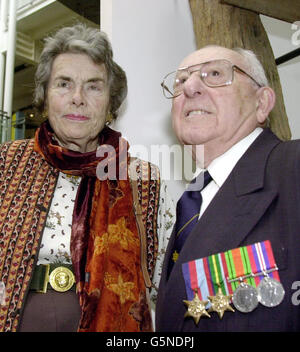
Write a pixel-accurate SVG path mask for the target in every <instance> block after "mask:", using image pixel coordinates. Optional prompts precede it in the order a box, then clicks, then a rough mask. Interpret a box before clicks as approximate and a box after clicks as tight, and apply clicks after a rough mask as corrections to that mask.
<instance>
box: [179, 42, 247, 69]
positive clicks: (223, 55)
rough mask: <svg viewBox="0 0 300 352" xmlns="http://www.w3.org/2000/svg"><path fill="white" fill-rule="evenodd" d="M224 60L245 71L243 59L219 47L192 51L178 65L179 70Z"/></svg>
mask: <svg viewBox="0 0 300 352" xmlns="http://www.w3.org/2000/svg"><path fill="white" fill-rule="evenodd" d="M219 59H226V60H228V61H230V62H231V63H232V64H234V65H237V66H240V67H241V68H245V69H246V67H245V66H246V63H245V61H244V58H243V57H242V55H240V54H239V53H237V52H235V51H233V50H230V49H227V48H224V47H221V46H209V47H205V48H203V49H199V50H197V51H194V52H193V53H191V54H190V55H188V56H187V57H186V58H185V59H184V60H183V61H182V62H181V63H180V65H179V68H182V67H187V66H192V65H196V64H201V63H202V62H207V61H211V60H219Z"/></svg>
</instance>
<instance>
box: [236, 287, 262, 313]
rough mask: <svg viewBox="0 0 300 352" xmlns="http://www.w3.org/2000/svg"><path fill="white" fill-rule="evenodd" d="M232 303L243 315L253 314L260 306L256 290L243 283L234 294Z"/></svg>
mask: <svg viewBox="0 0 300 352" xmlns="http://www.w3.org/2000/svg"><path fill="white" fill-rule="evenodd" d="M232 303H233V304H234V306H235V308H236V309H237V310H239V311H240V312H242V313H249V312H252V311H253V310H254V309H255V308H256V307H257V305H258V297H257V291H256V289H255V288H254V287H253V286H250V285H248V284H246V283H245V282H242V283H241V284H240V285H239V286H238V288H237V289H236V290H235V291H234V293H233V296H232Z"/></svg>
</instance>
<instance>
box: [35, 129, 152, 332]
mask: <svg viewBox="0 0 300 352" xmlns="http://www.w3.org/2000/svg"><path fill="white" fill-rule="evenodd" d="M53 136H54V133H53V130H52V129H51V127H50V125H49V123H48V122H45V123H43V124H42V125H41V127H40V128H39V129H38V130H37V132H36V135H35V150H36V151H37V152H38V153H40V154H41V155H42V156H43V157H44V158H45V159H46V160H47V161H48V162H49V163H50V164H51V165H52V166H54V167H56V168H57V169H59V170H60V171H62V172H64V173H67V174H72V175H80V176H82V179H81V182H80V185H79V188H78V192H77V197H76V201H75V206H74V211H73V223H72V235H71V256H72V263H73V267H74V272H75V277H76V283H77V284H76V289H77V293H78V295H79V302H80V305H81V309H82V315H81V320H80V324H79V328H78V331H107V332H117V331H120V332H126V331H130V332H135V331H152V322H151V315H150V310H149V306H148V303H147V298H146V287H145V283H144V278H143V275H142V271H141V265H140V261H141V260H140V239H139V233H138V229H137V224H136V218H135V215H134V211H133V198H132V191H131V185H130V181H129V179H128V177H127V178H126V179H124V180H122V179H121V177H118V175H120V174H121V172H122V173H124V168H125V170H127V165H128V159H129V158H128V152H127V150H128V144H127V142H126V141H125V140H124V139H123V138H122V137H121V134H120V133H118V132H116V131H114V130H112V129H110V128H108V127H105V128H104V129H103V131H102V132H101V133H100V135H99V145H100V147H99V148H101V147H102V146H103V147H105V146H107V145H108V146H111V147H113V148H114V150H115V153H112V154H111V155H109V154H108V155H107V153H106V154H105V155H106V159H105V157H104V156H103V157H102V158H101V157H98V155H99V148H98V152H97V153H96V151H95V152H92V153H79V152H74V151H70V150H67V149H64V148H62V147H61V146H59V145H58V144H57V142H56V141H55V139H54V138H53ZM106 150H107V149H106ZM103 154H104V153H103ZM103 162H107V167H106V169H108V170H116V171H117V172H116V174H117V178H116V179H106V180H102V181H100V180H99V179H98V178H97V177H96V171H97V165H99V163H103ZM110 165H116V168H113V167H112V168H110V167H109V166H110ZM126 172H127V171H126ZM97 174H98V173H97ZM127 175H128V173H127Z"/></svg>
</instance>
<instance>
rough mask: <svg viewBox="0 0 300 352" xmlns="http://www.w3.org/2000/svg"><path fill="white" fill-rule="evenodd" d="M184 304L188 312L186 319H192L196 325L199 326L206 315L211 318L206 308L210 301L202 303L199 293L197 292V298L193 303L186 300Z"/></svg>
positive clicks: (195, 297) (185, 315)
mask: <svg viewBox="0 0 300 352" xmlns="http://www.w3.org/2000/svg"><path fill="white" fill-rule="evenodd" d="M183 303H184V304H185V305H186V306H187V311H186V312H185V314H184V317H185V318H187V317H192V318H193V319H194V322H195V324H196V325H198V323H199V320H200V318H201V317H202V316H203V315H204V316H206V317H209V318H210V315H209V314H208V313H207V311H206V309H205V307H206V305H207V303H208V301H201V300H200V299H199V297H198V294H197V291H195V296H194V298H193V300H192V301H186V300H184V301H183Z"/></svg>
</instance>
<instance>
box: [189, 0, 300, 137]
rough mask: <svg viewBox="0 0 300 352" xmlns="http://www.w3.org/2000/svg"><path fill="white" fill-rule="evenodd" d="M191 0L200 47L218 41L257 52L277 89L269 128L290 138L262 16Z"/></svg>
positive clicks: (214, 1)
mask: <svg viewBox="0 0 300 352" xmlns="http://www.w3.org/2000/svg"><path fill="white" fill-rule="evenodd" d="M253 1H254V0H253ZM272 1H274V2H275V0H272ZM297 1H298V0H297ZM189 2H190V7H191V12H192V18H193V24H194V33H195V37H196V45H197V48H202V47H203V46H205V45H208V44H217V45H221V46H224V47H227V48H234V47H241V48H245V49H250V50H253V51H254V52H255V53H256V54H257V56H258V58H259V59H260V61H261V63H262V65H263V67H264V69H265V71H266V75H267V78H268V80H269V82H270V85H271V87H272V88H273V89H274V90H275V92H276V104H275V107H274V109H273V111H272V112H271V114H270V116H269V120H270V128H271V130H272V131H273V132H274V133H275V134H276V135H277V136H278V137H279V138H280V139H282V140H288V139H290V138H291V131H290V127H289V122H288V117H287V114H286V110H285V106H284V100H283V94H282V88H281V84H280V78H279V75H278V70H277V66H276V63H275V58H274V54H273V50H272V47H271V45H270V42H269V39H268V36H267V33H266V31H265V29H264V26H263V25H262V23H261V20H260V17H259V15H258V14H257V13H255V12H253V11H249V10H245V9H242V8H239V7H237V6H231V5H227V4H222V3H220V0H189ZM299 19H300V17H299Z"/></svg>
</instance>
